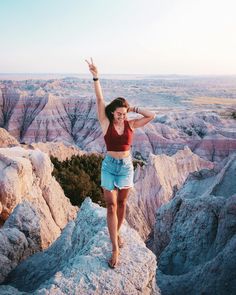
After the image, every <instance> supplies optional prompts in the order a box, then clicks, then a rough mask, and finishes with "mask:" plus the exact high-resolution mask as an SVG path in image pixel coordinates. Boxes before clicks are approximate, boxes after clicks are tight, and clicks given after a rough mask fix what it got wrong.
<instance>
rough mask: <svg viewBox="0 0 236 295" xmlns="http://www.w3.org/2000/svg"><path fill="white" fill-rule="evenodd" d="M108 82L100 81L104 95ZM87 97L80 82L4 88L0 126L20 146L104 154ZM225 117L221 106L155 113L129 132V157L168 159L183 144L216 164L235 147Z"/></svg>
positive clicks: (234, 123)
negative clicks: (63, 146)
mask: <svg viewBox="0 0 236 295" xmlns="http://www.w3.org/2000/svg"><path fill="white" fill-rule="evenodd" d="M110 83H111V82H110ZM108 84H109V83H105V82H104V86H105V89H104V90H105V92H106V86H107V85H108ZM83 87H84V88H83ZM86 87H89V88H88V89H87V88H86ZM141 88H145V83H143V84H142V87H141ZM145 89H146V88H145ZM146 90H148V89H146ZM92 95H93V89H92V85H89V84H88V83H87V84H84V83H83V80H82V81H80V80H76V81H70V80H69V79H68V80H66V79H64V80H49V81H37V82H35V84H33V83H32V84H30V85H28V84H27V82H25V83H24V82H22V83H21V84H19V82H18V84H16V85H13V84H12V83H9V84H6V85H5V86H4V87H3V88H2V91H1V92H0V126H1V127H4V128H5V129H7V130H8V131H9V133H10V134H11V135H13V136H14V137H15V138H16V139H17V140H19V142H21V143H22V142H26V143H33V142H48V141H53V142H55V141H58V142H65V143H69V144H72V145H77V146H78V147H79V148H80V149H82V150H86V151H88V152H99V153H104V152H105V151H106V149H105V144H104V140H103V135H102V131H101V128H100V126H99V122H98V120H97V115H96V102H95V99H94V98H92ZM142 95H144V96H145V93H142ZM131 102H132V99H131ZM166 103H167V104H168V101H167V102H166ZM147 107H148V106H147ZM230 112H231V114H232V112H233V111H231V109H230ZM228 113H229V111H228V109H226V108H225V110H224V109H216V110H214V111H212V109H210V110H207V109H206V110H200V111H199V110H197V109H196V108H195V109H193V110H192V109H191V110H188V111H186V109H185V108H184V107H182V109H175V110H174V111H172V109H171V110H170V109H169V108H166V109H161V108H160V109H157V117H156V119H155V120H153V121H152V122H151V123H149V124H148V125H146V126H145V127H144V128H140V129H137V130H136V131H135V137H134V143H133V147H132V150H133V155H134V156H136V157H142V158H144V159H147V158H148V155H149V153H150V152H151V153H153V154H167V155H169V156H170V155H173V154H175V153H176V152H177V151H178V150H181V149H183V148H184V146H185V145H187V146H188V147H189V148H190V149H191V150H192V151H193V152H194V153H195V154H198V155H199V156H200V157H202V158H205V159H206V160H210V161H221V160H222V159H224V158H225V157H227V156H228V155H230V154H231V153H233V152H234V150H235V149H236V131H235V130H236V120H235V119H233V117H232V116H231V117H230V115H229V114H228Z"/></svg>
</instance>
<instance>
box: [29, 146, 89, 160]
mask: <svg viewBox="0 0 236 295" xmlns="http://www.w3.org/2000/svg"><path fill="white" fill-rule="evenodd" d="M30 147H32V148H35V149H36V148H38V149H39V150H40V151H42V152H44V153H46V154H48V155H49V156H53V157H55V158H57V159H58V160H59V161H61V162H62V161H65V160H66V159H70V158H71V157H72V156H82V155H84V154H86V152H84V151H82V150H80V149H79V148H78V147H76V146H74V145H70V144H66V143H63V142H45V143H44V142H37V143H32V144H31V145H30ZM26 148H27V147H26Z"/></svg>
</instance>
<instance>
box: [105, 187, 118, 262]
mask: <svg viewBox="0 0 236 295" xmlns="http://www.w3.org/2000/svg"><path fill="white" fill-rule="evenodd" d="M103 191H104V198H105V201H106V206H107V226H108V231H109V234H110V239H111V243H112V257H111V259H110V261H109V264H110V266H111V267H115V265H116V264H117V262H118V255H119V246H118V238H117V226H118V219H117V213H116V212H117V192H116V190H112V191H108V190H106V189H104V190H103Z"/></svg>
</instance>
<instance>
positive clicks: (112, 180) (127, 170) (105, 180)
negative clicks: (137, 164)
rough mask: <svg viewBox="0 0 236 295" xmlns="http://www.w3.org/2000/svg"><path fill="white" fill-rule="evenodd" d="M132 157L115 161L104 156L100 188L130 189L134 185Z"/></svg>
mask: <svg viewBox="0 0 236 295" xmlns="http://www.w3.org/2000/svg"><path fill="white" fill-rule="evenodd" d="M133 180H134V166H133V162H132V156H131V155H130V156H129V157H127V158H124V159H116V158H113V157H111V156H110V155H108V154H106V156H105V158H104V160H103V161H102V169H101V186H102V187H103V188H104V189H106V190H109V191H111V190H114V189H115V188H116V187H117V188H118V189H124V188H130V187H133V185H134V182H133Z"/></svg>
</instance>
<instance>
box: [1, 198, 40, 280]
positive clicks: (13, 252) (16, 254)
mask: <svg viewBox="0 0 236 295" xmlns="http://www.w3.org/2000/svg"><path fill="white" fill-rule="evenodd" d="M40 235H41V232H40V220H39V214H38V212H37V210H35V209H34V208H33V205H32V204H31V203H30V202H27V201H23V202H22V203H20V204H18V205H17V206H16V207H15V209H14V211H13V213H12V214H11V215H10V217H9V218H8V219H7V221H6V222H5V223H4V225H3V227H2V228H1V229H0V240H1V243H0V283H2V282H3V281H4V279H5V278H6V277H7V275H8V274H9V273H10V271H11V270H12V269H14V268H15V267H16V266H17V264H18V263H19V262H20V261H21V260H24V259H26V258H27V257H28V256H30V255H32V254H34V253H35V252H38V251H40V244H41V236H40Z"/></svg>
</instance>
